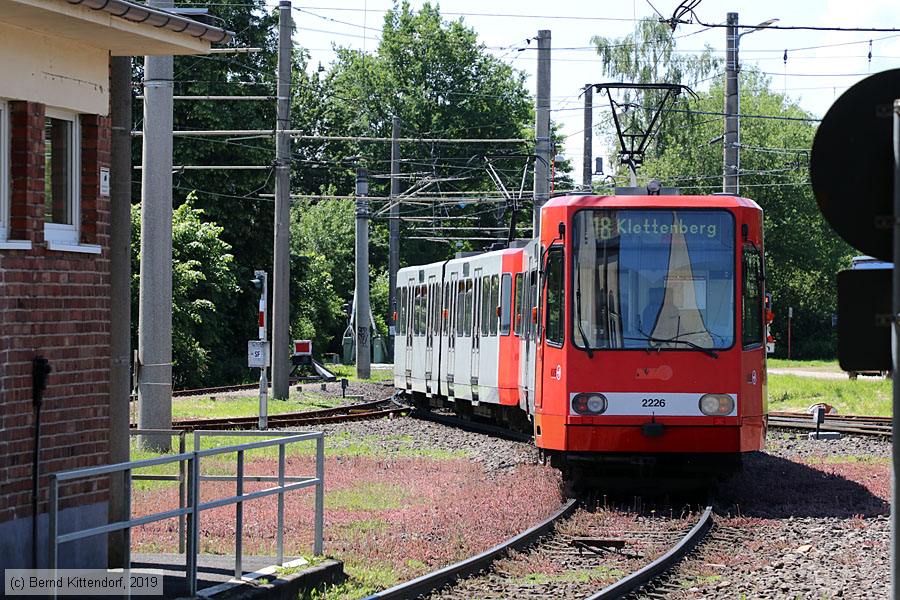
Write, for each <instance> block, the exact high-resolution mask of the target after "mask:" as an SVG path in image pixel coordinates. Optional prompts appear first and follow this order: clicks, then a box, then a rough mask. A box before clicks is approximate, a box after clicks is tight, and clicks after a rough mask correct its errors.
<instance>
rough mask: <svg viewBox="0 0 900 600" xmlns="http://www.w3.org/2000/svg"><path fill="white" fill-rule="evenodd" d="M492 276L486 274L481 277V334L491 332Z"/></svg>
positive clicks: (484, 334)
mask: <svg viewBox="0 0 900 600" xmlns="http://www.w3.org/2000/svg"><path fill="white" fill-rule="evenodd" d="M490 295H491V278H490V276H489V275H485V276H484V277H482V278H481V335H482V336H487V335H489V334H490V333H491V316H490V310H491V298H490Z"/></svg>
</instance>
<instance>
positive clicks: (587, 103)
mask: <svg viewBox="0 0 900 600" xmlns="http://www.w3.org/2000/svg"><path fill="white" fill-rule="evenodd" d="M593 141H594V87H593V86H592V85H591V84H586V85H585V86H584V162H583V166H582V171H581V185H583V186H584V187H585V188H586V189H587V190H588V191H590V189H591V175H592V174H593V173H594V165H593V164H592V163H593V162H594V151H593Z"/></svg>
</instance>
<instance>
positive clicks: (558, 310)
mask: <svg viewBox="0 0 900 600" xmlns="http://www.w3.org/2000/svg"><path fill="white" fill-rule="evenodd" d="M565 304H566V303H565V278H564V277H563V252H562V249H561V248H551V249H550V251H549V253H548V256H547V316H546V319H547V321H546V331H545V335H546V337H547V343H548V344H551V345H554V346H561V345H562V343H563V323H564V322H565V313H564V310H565Z"/></svg>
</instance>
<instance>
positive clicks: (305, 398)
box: [172, 384, 344, 419]
mask: <svg viewBox="0 0 900 600" xmlns="http://www.w3.org/2000/svg"><path fill="white" fill-rule="evenodd" d="M332 385H335V384H332ZM343 403H344V400H343V399H342V398H327V397H325V396H321V395H319V394H315V393H309V392H303V393H302V394H297V392H296V391H294V392H292V393H291V397H290V399H289V400H273V399H272V398H269V402H268V411H269V414H270V415H278V414H282V413H289V412H300V411H306V410H321V409H323V408H334V407H335V406H340V405H341V404H343ZM258 414H259V396H258V395H246V396H231V397H228V396H217V397H216V399H215V400H213V399H212V397H206V398H198V397H196V396H195V397H190V398H173V399H172V418H174V419H213V418H221V417H246V416H247V415H258Z"/></svg>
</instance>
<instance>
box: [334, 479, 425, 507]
mask: <svg viewBox="0 0 900 600" xmlns="http://www.w3.org/2000/svg"><path fill="white" fill-rule="evenodd" d="M407 498H408V495H407V493H406V492H405V491H404V490H403V489H401V488H399V487H396V486H392V485H388V484H386V483H375V482H370V483H364V484H362V485H357V486H355V487H352V488H349V489H344V490H334V491H331V492H328V494H326V495H325V508H331V509H345V510H390V509H395V508H401V507H402V506H403V505H404V504H405V502H406V499H407Z"/></svg>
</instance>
